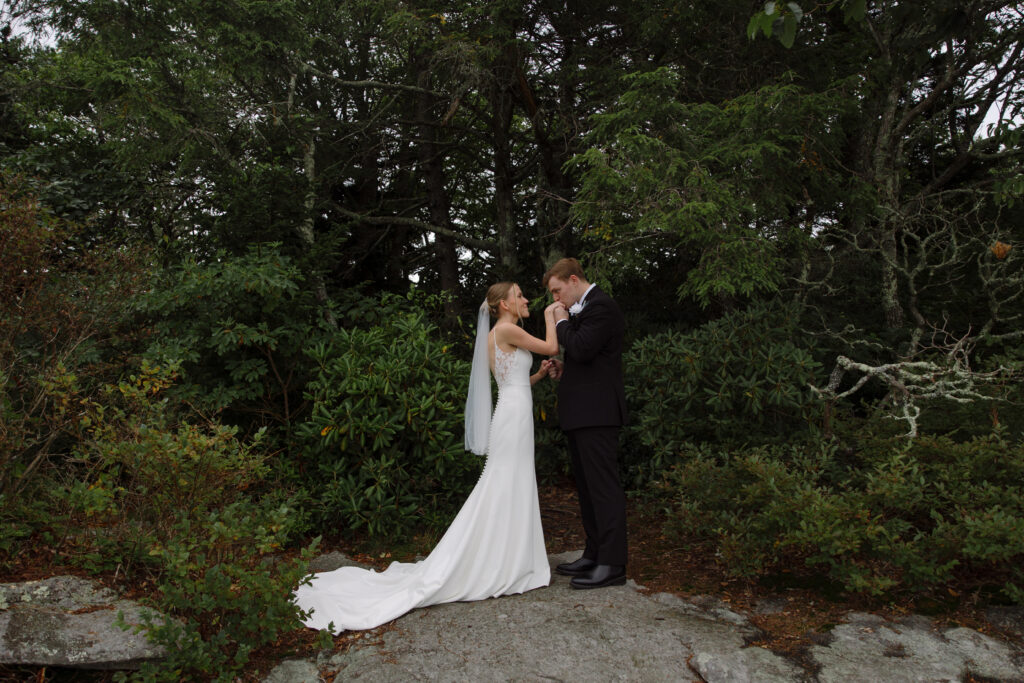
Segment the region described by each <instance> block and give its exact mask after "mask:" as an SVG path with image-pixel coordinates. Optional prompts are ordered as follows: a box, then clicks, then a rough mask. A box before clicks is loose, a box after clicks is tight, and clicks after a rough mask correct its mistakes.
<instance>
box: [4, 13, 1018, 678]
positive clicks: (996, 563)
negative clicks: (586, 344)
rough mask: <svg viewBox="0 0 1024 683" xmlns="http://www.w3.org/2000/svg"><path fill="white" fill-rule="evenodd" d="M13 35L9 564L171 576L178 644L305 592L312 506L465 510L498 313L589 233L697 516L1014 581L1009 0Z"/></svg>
mask: <svg viewBox="0 0 1024 683" xmlns="http://www.w3.org/2000/svg"><path fill="white" fill-rule="evenodd" d="M0 36H2V43H0V208H2V219H0V230H2V232H0V268H2V274H0V411H2V412H0V523H2V529H3V533H2V536H0V567H4V568H6V569H7V570H10V569H11V568H12V567H15V566H17V564H18V561H19V560H18V558H19V556H20V555H21V554H23V553H25V552H26V551H27V549H29V548H39V547H40V546H42V547H45V548H46V549H47V552H48V553H49V554H50V555H51V556H52V562H55V563H58V564H72V565H76V566H79V567H81V568H83V569H85V570H87V571H90V572H96V573H106V575H108V576H109V575H110V574H111V573H113V575H114V576H122V577H132V578H133V579H136V580H138V579H139V578H140V577H144V580H145V581H148V582H150V584H149V585H151V586H152V590H153V594H154V595H156V596H157V599H156V604H157V605H158V606H159V607H161V608H162V609H163V610H164V612H165V613H166V614H167V615H168V618H166V619H158V620H155V621H154V622H153V623H150V624H149V625H148V628H149V634H150V637H151V638H153V639H154V640H156V641H158V642H164V643H176V644H178V645H179V646H180V645H181V644H182V643H188V644H189V646H188V647H178V648H176V653H177V654H175V655H173V657H172V658H171V660H170V661H169V662H166V663H165V664H164V665H162V666H163V668H156V669H147V670H146V671H145V672H144V673H146V675H151V676H154V677H160V676H165V677H169V678H174V677H175V676H180V675H182V672H190V671H191V672H201V671H206V672H214V671H217V672H230V671H233V670H236V669H237V668H238V667H240V666H242V665H244V663H245V662H246V661H247V659H248V657H249V656H250V653H251V652H252V651H253V650H254V649H255V648H258V647H260V646H261V645H263V644H264V643H267V642H270V641H273V640H274V639H275V638H277V637H278V636H279V635H280V634H281V633H284V632H286V631H288V630H290V629H294V628H296V625H297V615H296V611H295V609H294V607H292V606H291V605H290V603H288V600H287V592H288V590H290V588H289V587H291V586H294V585H295V584H296V583H297V582H298V581H299V580H300V578H301V577H302V576H303V574H304V572H305V559H304V558H306V557H308V555H309V553H311V552H313V550H314V549H315V545H316V543H315V541H314V542H313V543H312V544H310V545H308V546H307V544H309V543H310V539H311V538H314V537H316V536H317V535H319V534H322V533H325V532H326V533H331V534H341V535H345V534H357V535H361V537H368V538H376V539H385V540H387V539H396V538H402V537H409V536H411V535H412V534H417V533H419V534H424V533H425V534H427V537H428V538H429V537H430V534H435V535H436V534H437V533H438V531H439V530H442V529H443V528H444V527H445V526H446V524H447V523H448V522H449V520H450V519H451V517H452V516H453V514H454V512H455V511H456V510H457V508H458V506H459V505H460V504H461V502H462V501H463V499H464V497H465V495H466V493H467V491H468V490H469V489H470V488H471V487H472V485H473V483H474V482H475V479H476V477H477V475H478V472H479V470H480V467H481V462H480V460H479V459H477V458H475V457H474V456H472V455H469V454H467V453H465V452H464V451H463V448H462V409H463V401H464V396H465V387H466V382H467V379H468V374H469V373H468V358H469V356H470V347H471V341H472V336H473V330H471V329H470V327H471V325H472V324H473V321H474V320H475V312H476V308H477V306H478V304H479V302H480V300H481V299H482V297H483V293H484V291H485V289H486V287H487V285H489V284H490V283H493V282H495V281H498V280H502V279H513V280H516V281H518V282H519V283H520V284H521V285H522V286H523V289H524V290H525V291H526V293H527V294H528V296H532V297H534V299H533V300H534V304H535V306H536V310H539V309H540V307H541V306H542V305H543V304H544V302H545V301H546V300H547V299H546V295H545V293H544V292H543V291H542V289H541V286H540V277H541V275H542V273H543V272H544V271H545V270H546V268H547V266H549V265H550V264H551V263H553V262H554V260H556V259H557V258H559V257H562V256H566V255H572V256H577V257H578V258H580V260H581V261H582V262H583V264H584V266H585V268H586V270H587V272H588V274H589V275H590V276H591V279H592V280H594V281H596V282H598V283H600V284H601V285H602V286H603V287H604V288H606V289H607V290H608V291H609V292H610V293H611V294H612V295H613V296H614V297H615V298H616V299H617V300H618V302H619V303H620V305H621V306H622V308H623V310H624V312H625V314H626V317H627V321H628V340H627V342H628V352H627V354H626V358H625V370H626V381H627V385H628V387H627V396H628V400H629V404H630V409H631V414H632V420H631V423H630V424H629V425H628V426H627V428H626V429H625V430H624V433H623V438H622V467H623V477H624V480H625V481H626V483H627V485H628V488H629V489H630V491H631V492H633V495H635V496H641V497H644V498H645V499H649V500H653V501H655V502H656V504H658V505H661V506H662V507H664V509H665V510H667V511H668V515H667V519H668V522H667V528H666V532H667V533H675V534H678V535H680V536H681V537H686V538H690V539H701V540H702V541H703V542H706V543H710V544H711V546H712V547H713V548H714V551H715V555H716V557H717V561H718V562H719V564H720V565H721V568H722V571H723V572H727V573H732V574H737V575H745V576H756V575H759V574H764V573H770V572H773V571H777V570H778V569H779V568H780V567H802V568H803V569H802V571H805V572H809V573H812V574H814V573H817V574H819V575H821V576H822V577H823V578H824V579H826V580H828V581H831V582H834V583H836V584H838V585H840V586H842V587H843V588H844V589H845V590H848V591H851V592H859V593H864V594H869V595H885V594H893V593H901V592H902V593H908V592H909V593H915V592H921V591H935V590H942V589H945V590H949V591H953V592H958V591H959V592H962V591H968V592H972V594H974V595H976V596H982V598H983V599H986V600H996V601H1009V602H1015V603H1021V602H1024V570H1022V569H1021V567H1024V496H1022V482H1024V403H1022V401H1024V391H1022V389H1021V385H1020V376H1021V370H1022V367H1024V349H1022V346H1021V340H1022V337H1024V327H1022V320H1024V318H1022V315H1024V271H1022V267H1021V264H1022V262H1024V255H1022V251H1024V247H1022V246H1020V245H1021V244H1022V241H1024V208H1022V205H1021V201H1022V193H1024V174H1022V159H1024V147H1022V145H1021V127H1020V123H1021V120H1022V115H1024V110H1022V107H1024V60H1022V59H1021V51H1022V49H1024V42H1022V37H1024V12H1022V10H1021V8H1020V6H1019V4H1018V3H1016V2H1011V1H1008V0H969V1H967V2H963V1H957V2H954V1H953V0H921V1H916V2H908V1H905V0H871V1H865V0H841V1H836V0H833V1H831V2H820V3H817V4H814V5H813V6H811V3H808V2H807V1H806V0H803V1H801V2H789V3H781V2H779V3H775V2H768V3H761V2H751V1H749V0H716V1H715V2H678V1H675V0H666V1H656V2H651V1H645V2H632V1H631V0H625V1H620V2H614V3H612V2H607V1H603V0H590V1H588V2H575V1H571V0H570V1H568V2H554V1H549V0H536V1H535V2H509V1H507V0H481V1H478V2H458V1H457V2H448V3H430V2H399V1H396V0H345V1H342V2H325V1H322V0H232V1H231V2H217V3H209V2H203V1H200V0H151V1H149V2H140V1H136V0H117V1H115V0H86V1H82V0H75V1H73V2H72V1H71V0H8V1H7V3H6V4H5V5H4V6H3V11H2V13H0ZM536 324H537V323H536V320H530V321H527V327H528V328H530V329H532V330H533V331H535V332H539V328H537V327H536ZM535 410H536V425H537V444H538V445H537V467H538V473H539V476H540V477H541V480H542V481H543V480H545V479H546V478H550V477H555V476H561V475H562V474H564V472H565V471H566V468H567V462H566V456H565V449H564V443H563V440H562V439H563V437H562V435H561V432H560V431H559V430H558V429H557V402H556V400H555V396H554V390H553V387H552V386H551V384H550V383H543V384H541V385H538V387H537V390H536V391H535ZM299 546H307V547H305V548H304V550H303V552H302V553H296V552H294V550H295V549H296V548H297V547H299ZM283 550H290V551H292V552H288V553H285V554H284V556H285V557H287V558H290V559H281V557H282V551H283ZM274 558H276V559H274ZM240 597H241V598H244V599H239V598H240ZM225 675H227V674H225Z"/></svg>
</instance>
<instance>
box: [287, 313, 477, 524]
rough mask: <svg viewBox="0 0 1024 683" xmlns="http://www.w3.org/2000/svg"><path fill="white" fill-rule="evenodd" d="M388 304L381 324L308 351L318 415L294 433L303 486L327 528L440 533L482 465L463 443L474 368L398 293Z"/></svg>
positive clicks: (343, 333) (310, 394)
mask: <svg viewBox="0 0 1024 683" xmlns="http://www.w3.org/2000/svg"><path fill="white" fill-rule="evenodd" d="M414 301H415V299H414ZM382 305H383V306H384V308H386V309H388V310H389V311H390V314H389V315H387V316H385V317H384V318H383V319H382V321H381V322H380V324H378V325H375V326H373V327H370V328H368V329H358V328H356V329H347V330H339V331H338V332H337V333H336V334H334V335H333V337H332V338H331V339H330V341H328V342H325V343H319V344H317V345H315V346H314V347H313V348H311V349H309V351H308V353H309V355H310V358H311V359H312V360H313V362H314V363H315V365H316V372H315V376H314V377H313V379H312V380H311V381H310V382H309V383H308V384H307V386H306V398H307V399H308V400H309V401H310V402H311V403H312V414H311V416H310V418H309V420H307V421H306V422H304V423H303V424H301V425H300V426H299V427H298V428H297V433H298V436H299V438H300V439H301V443H302V444H303V466H304V469H305V479H304V481H305V486H306V488H307V490H308V491H309V494H310V495H311V497H312V498H313V499H314V500H316V501H318V503H317V506H318V507H317V510H316V511H315V514H314V517H315V518H316V519H317V521H318V522H319V523H320V524H323V525H327V526H329V527H330V528H337V529H341V530H344V529H362V530H364V531H366V532H368V533H369V534H371V535H374V536H389V535H394V534H399V533H402V532H405V531H408V530H409V529H411V528H412V527H413V526H416V525H426V526H427V527H430V528H434V529H440V528H443V527H445V526H447V524H448V523H449V521H450V519H451V516H452V514H453V513H454V512H455V511H456V510H457V509H458V507H459V506H460V505H461V504H462V503H463V502H464V500H465V496H466V495H467V493H468V491H469V490H470V488H471V487H472V485H473V483H474V481H475V480H476V478H477V476H478V474H479V471H480V467H481V464H482V461H481V459H480V458H477V457H476V456H474V455H471V454H469V453H466V452H465V451H464V450H463V444H462V438H463V423H462V420H463V410H464V405H465V398H466V386H467V383H468V380H469V364H468V363H466V362H465V361H463V360H459V359H458V358H456V355H455V353H454V349H453V348H452V347H451V346H450V345H449V344H448V343H446V342H445V341H444V340H443V338H442V335H441V334H440V333H439V331H438V330H437V328H436V327H434V326H433V325H432V324H430V323H429V322H427V321H426V318H425V315H424V314H423V311H422V310H420V308H418V307H417V306H411V307H410V306H409V304H408V302H407V301H404V300H403V299H402V298H400V297H386V298H385V300H384V302H383V304H382Z"/></svg>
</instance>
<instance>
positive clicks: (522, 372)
mask: <svg viewBox="0 0 1024 683" xmlns="http://www.w3.org/2000/svg"><path fill="white" fill-rule="evenodd" d="M532 364H533V356H531V355H530V352H529V351H527V350H525V349H519V348H517V349H516V350H515V351H511V352H508V351H502V350H501V349H500V348H498V342H497V341H495V342H494V368H493V369H492V372H493V373H494V380H495V381H496V382H497V383H498V391H499V392H500V391H501V390H502V389H504V388H505V387H509V386H527V387H528V386H530V366H531V365H532Z"/></svg>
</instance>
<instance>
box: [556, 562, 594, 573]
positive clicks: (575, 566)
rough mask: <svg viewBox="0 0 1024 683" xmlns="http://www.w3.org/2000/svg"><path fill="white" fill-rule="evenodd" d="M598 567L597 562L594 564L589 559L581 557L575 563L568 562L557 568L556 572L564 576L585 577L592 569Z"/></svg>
mask: <svg viewBox="0 0 1024 683" xmlns="http://www.w3.org/2000/svg"><path fill="white" fill-rule="evenodd" d="M596 566H597V562H594V561H593V560H591V559H590V558H588V557H581V558H580V559H578V560H576V561H575V562H566V563H565V564H560V565H558V566H557V567H555V572H556V573H557V574H561V575H562V576H583V575H584V574H586V573H587V572H589V571H590V570H591V569H593V568H594V567H596Z"/></svg>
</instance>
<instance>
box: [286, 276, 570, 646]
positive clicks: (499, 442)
mask: <svg viewBox="0 0 1024 683" xmlns="http://www.w3.org/2000/svg"><path fill="white" fill-rule="evenodd" d="M527 304H528V302H527V299H526V297H525V296H523V293H522V290H520V288H519V285H517V284H515V283H512V282H499V283H498V284H495V285H492V286H491V287H490V288H489V289H488V290H487V299H486V300H485V301H484V302H483V303H482V304H481V305H480V310H479V315H478V317H477V336H476V346H475V347H474V351H473V366H472V370H471V372H470V387H469V395H468V398H467V400H466V448H467V450H470V451H472V452H474V453H476V454H478V455H486V456H487V461H486V463H485V465H484V469H483V472H482V473H481V475H480V480H479V481H478V482H477V485H476V487H475V488H474V489H473V491H472V493H470V494H469V498H467V499H466V502H465V503H464V504H463V506H462V509H461V510H460V511H459V514H458V515H457V516H456V517H455V520H454V521H453V522H452V524H451V526H450V527H448V530H447V531H446V532H445V534H444V536H443V537H442V538H441V540H440V541H439V542H438V544H437V546H435V547H434V550H433V551H432V552H431V553H430V555H428V556H427V557H426V559H424V560H422V561H421V562H416V563H401V562H393V563H391V565H390V566H389V567H388V568H387V569H386V570H384V571H383V572H379V573H378V572H375V571H373V570H371V569H361V568H358V567H342V568H341V569H336V570H334V571H331V572H323V573H320V574H314V575H313V576H312V578H311V583H310V584H309V585H303V586H299V588H298V589H297V590H296V591H295V598H294V601H295V604H296V605H298V606H299V607H300V608H301V609H303V610H305V611H306V612H308V613H310V614H309V616H308V617H307V618H306V619H305V620H304V622H303V623H305V625H306V626H308V627H309V628H315V629H329V630H331V631H332V632H334V633H335V634H338V633H341V632H342V631H345V630H360V629H368V628H373V627H375V626H380V625H381V624H385V623H387V622H389V621H391V620H392V619H395V618H397V617H400V616H402V615H403V614H405V613H406V612H408V611H410V610H412V609H415V608H417V607H426V606H427V605H437V604H440V603H444V602H456V601H466V600H483V599H484V598H493V597H497V596H499V595H509V594H513V593H523V592H525V591H528V590H532V589H534V588H539V587H541V586H547V585H548V583H549V581H550V580H551V572H550V569H549V567H548V560H547V553H546V551H545V549H544V535H543V531H542V529H541V524H540V506H539V503H538V500H537V479H536V475H535V474H534V466H533V398H532V396H531V393H530V387H531V386H532V385H533V384H535V383H537V382H538V381H540V380H541V379H542V378H544V377H545V376H547V374H548V370H549V368H550V362H549V361H547V360H545V361H543V362H542V363H541V366H540V370H539V371H538V372H536V373H534V374H533V375H530V367H531V365H532V363H533V358H532V356H531V355H530V352H531V351H532V352H534V353H538V354H542V355H544V356H553V355H555V354H557V353H558V338H557V336H556V334H555V317H554V311H555V309H556V308H558V307H560V306H561V304H559V303H557V302H556V303H553V304H551V305H549V306H548V307H547V308H546V309H544V323H545V335H544V339H538V338H537V337H534V336H532V335H530V334H529V333H527V332H526V331H525V330H524V329H523V328H522V327H520V326H519V324H518V323H520V322H521V321H522V319H523V318H527V317H529V315H530V312H529V310H528V308H527ZM488 316H491V317H494V318H496V319H497V321H496V322H495V324H494V328H493V329H491V330H490V331H489V332H488V327H489V322H490V321H489V317H488ZM488 367H489V368H490V372H491V373H493V374H494V379H495V381H496V382H497V385H498V402H497V405H496V406H495V408H494V414H493V416H492V415H491V386H490V378H489V377H488Z"/></svg>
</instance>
